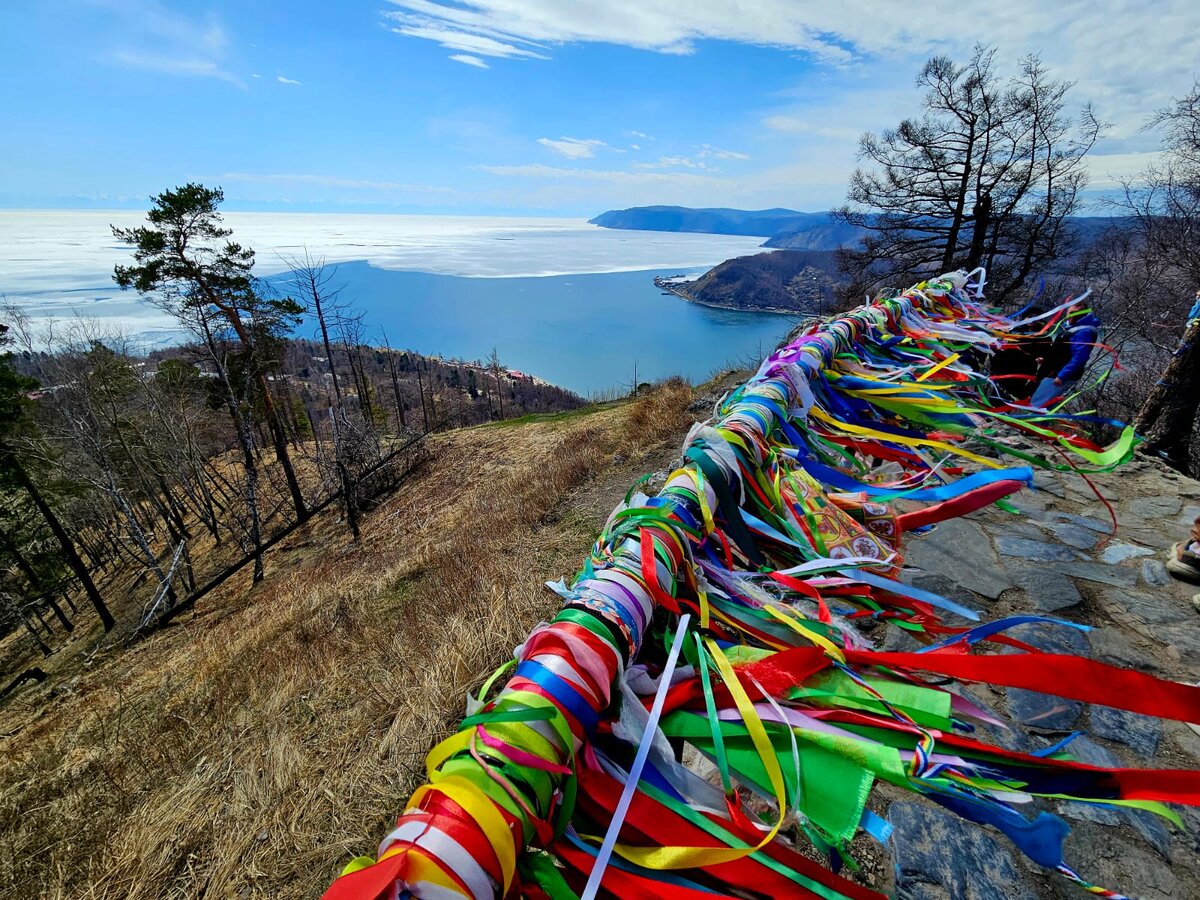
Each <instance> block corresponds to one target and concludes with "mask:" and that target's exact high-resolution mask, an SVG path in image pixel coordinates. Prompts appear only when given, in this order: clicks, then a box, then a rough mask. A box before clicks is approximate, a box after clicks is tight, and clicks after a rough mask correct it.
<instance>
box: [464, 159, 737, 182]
mask: <svg viewBox="0 0 1200 900" xmlns="http://www.w3.org/2000/svg"><path fill="white" fill-rule="evenodd" d="M476 168H478V169H479V171H481V172H489V173H491V174H492V175H504V176H508V177H514V178H540V179H555V180H566V181H603V182H609V183H612V184H623V185H661V184H675V185H681V184H682V185H697V186H698V185H704V186H707V187H718V186H729V185H730V184H732V182H727V181H724V180H723V179H719V178H713V177H712V176H711V175H699V174H692V173H690V172H625V171H622V170H619V169H567V168H562V167H560V166H545V165H542V164H540V163H534V164H531V165H524V166H477V167H476Z"/></svg>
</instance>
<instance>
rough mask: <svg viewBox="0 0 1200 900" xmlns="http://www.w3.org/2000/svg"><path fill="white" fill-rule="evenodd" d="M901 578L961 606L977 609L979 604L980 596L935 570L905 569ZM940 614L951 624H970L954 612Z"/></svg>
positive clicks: (897, 629)
mask: <svg viewBox="0 0 1200 900" xmlns="http://www.w3.org/2000/svg"><path fill="white" fill-rule="evenodd" d="M900 579H901V581H903V582H904V583H905V584H911V585H912V586H913V587H918V588H921V590H924V591H929V592H930V593H931V594H937V595H938V596H939V597H945V598H946V599H947V600H953V601H954V602H955V603H957V604H958V605H959V606H965V607H966V608H967V609H975V608H976V607H978V606H979V597H977V596H976V595H975V594H972V593H971V592H970V591H969V590H967V589H966V588H964V587H963V586H962V585H961V584H959V583H958V582H957V581H955V580H954V579H952V578H947V577H946V576H945V575H939V574H937V573H935V572H925V571H923V570H921V569H905V570H904V571H903V572H901V575H900ZM940 615H941V616H942V617H943V618H944V619H945V620H946V622H947V623H950V624H962V625H966V624H970V623H969V622H968V620H966V619H964V618H962V617H961V616H957V615H955V614H954V613H952V612H948V611H943V612H941V613H940ZM888 630H889V631H902V630H903V629H899V628H891V629H888Z"/></svg>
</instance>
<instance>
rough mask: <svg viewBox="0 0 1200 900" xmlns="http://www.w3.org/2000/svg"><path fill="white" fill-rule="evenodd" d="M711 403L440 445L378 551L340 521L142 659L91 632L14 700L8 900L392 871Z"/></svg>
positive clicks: (180, 623) (397, 501) (143, 651)
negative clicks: (588, 568) (637, 494)
mask: <svg viewBox="0 0 1200 900" xmlns="http://www.w3.org/2000/svg"><path fill="white" fill-rule="evenodd" d="M692 399H693V394H692V391H691V390H690V389H689V388H688V387H687V386H686V385H684V384H682V383H681V382H675V383H668V384H667V385H665V386H663V387H661V388H659V389H657V390H655V391H654V392H653V393H650V394H648V395H646V396H643V397H641V398H639V399H637V400H636V401H632V402H622V403H619V404H614V405H610V406H606V407H599V408H598V407H591V408H588V409H586V410H581V411H578V412H575V413H571V414H566V415H554V416H547V417H542V418H539V417H531V418H528V419H526V420H523V421H520V422H508V423H501V424H497V425H492V426H483V427H476V428H470V429H463V430H460V431H454V432H449V433H446V434H443V435H439V436H436V437H435V438H434V439H433V455H432V458H431V459H430V461H429V462H428V463H427V464H426V465H425V466H424V467H423V468H422V469H420V470H419V471H418V472H417V474H416V475H414V476H413V477H411V479H410V480H409V481H408V482H407V483H406V484H405V485H404V486H403V487H402V488H401V489H400V490H399V491H398V492H397V493H395V494H394V495H392V496H391V497H390V498H388V499H387V500H386V501H385V502H384V503H383V504H382V505H381V506H380V507H379V508H377V509H376V510H374V511H373V512H372V513H371V514H370V515H369V516H368V518H367V519H366V521H365V522H364V528H363V530H364V539H363V541H362V544H361V546H357V547H355V546H352V545H351V544H350V543H349V540H348V535H347V534H346V531H345V528H344V527H343V526H342V525H341V524H340V523H339V522H338V521H337V514H336V512H331V511H327V512H326V513H325V514H324V515H322V516H320V517H318V518H317V519H316V520H314V521H313V522H312V523H311V524H310V525H309V526H306V527H305V528H304V529H302V530H301V531H299V532H298V533H297V534H296V535H294V536H293V537H292V538H290V539H289V541H288V542H287V543H286V544H285V545H284V546H283V547H282V548H281V549H280V550H278V551H275V552H273V553H272V554H271V555H269V556H268V558H267V578H266V580H265V581H264V582H263V583H262V584H260V585H259V586H258V587H257V588H255V589H253V590H251V589H250V586H249V578H248V576H246V577H245V579H244V580H242V581H239V582H237V583H230V584H227V585H226V586H224V588H223V589H222V590H221V591H220V592H218V593H215V594H213V595H211V596H209V597H206V598H205V599H204V600H203V601H202V602H201V603H200V604H199V605H198V606H197V608H196V609H195V610H193V611H192V612H191V613H189V614H188V615H186V616H182V617H180V618H179V619H178V620H176V622H175V623H173V625H172V626H171V627H170V628H168V629H166V630H163V631H160V632H158V633H155V634H153V635H151V636H150V637H149V638H147V639H145V640H143V641H141V642H139V643H135V644H133V645H131V646H125V645H123V644H114V645H109V644H107V643H105V641H104V640H103V639H102V636H101V634H100V633H99V630H98V629H96V630H95V631H94V632H92V633H80V632H84V631H85V629H84V628H82V627H81V628H80V629H78V631H77V634H76V635H75V636H74V637H73V639H72V641H71V642H70V644H68V646H67V647H65V648H64V649H62V650H60V651H59V652H58V653H56V654H55V655H54V656H53V657H51V658H50V659H48V660H46V661H45V662H44V663H41V665H42V667H43V668H44V669H45V670H46V672H47V674H48V676H49V677H48V678H47V679H46V681H44V682H42V683H41V684H31V685H25V686H22V687H20V688H18V689H17V690H15V691H14V692H12V693H11V694H10V695H9V696H8V697H7V698H5V699H4V701H3V702H0V786H2V788H3V789H2V790H0V798H2V799H0V835H2V837H0V895H3V896H11V897H49V898H66V897H71V898H118V897H120V898H125V897H130V898H139V897H144V898H151V897H154V898H159V897H181V898H182V897H189V898H191V897H199V896H208V897H260V896H261V897H273V898H288V897H317V896H319V895H320V893H321V892H322V891H323V890H324V888H325V887H326V886H327V884H328V882H329V881H330V879H332V878H333V877H334V875H335V874H336V873H337V871H338V870H339V869H340V867H341V865H343V864H344V863H345V862H346V860H347V859H349V858H350V857H351V856H354V855H357V854H360V853H371V852H373V848H374V846H375V843H376V842H377V841H378V840H379V837H380V836H381V835H382V834H384V833H386V830H387V828H388V826H389V823H390V821H391V820H392V819H393V818H394V817H395V815H396V814H397V813H398V812H399V811H400V809H401V805H402V804H403V802H404V800H405V799H406V798H407V797H408V794H409V793H410V791H411V790H412V789H413V788H414V787H415V786H416V785H417V784H419V783H420V782H421V781H423V780H424V776H423V759H424V756H425V753H426V751H427V750H428V749H429V747H430V746H431V745H432V744H433V743H434V741H435V740H437V739H438V738H440V737H442V736H444V735H446V734H448V733H449V731H450V729H451V727H452V725H453V724H454V723H456V722H457V721H458V719H459V718H461V716H462V713H463V697H464V695H465V694H466V692H467V691H468V690H470V689H473V688H475V687H477V686H478V685H479V683H480V682H481V680H482V678H483V677H484V676H485V675H487V674H488V673H490V672H491V671H492V669H493V668H494V667H495V666H496V665H498V664H499V663H500V662H502V661H503V660H505V659H507V658H508V657H509V656H510V655H511V653H512V649H513V647H514V646H515V645H517V644H518V643H520V642H521V641H522V640H523V639H524V637H525V635H526V634H527V633H528V631H529V630H530V628H531V627H532V626H533V625H535V624H536V623H537V622H538V621H539V620H542V619H544V618H547V617H549V616H550V615H551V614H552V613H553V611H554V610H555V609H557V607H558V600H557V598H556V597H555V596H554V595H553V594H552V593H551V592H550V591H548V590H546V589H545V588H544V587H543V586H542V583H543V582H544V581H546V580H547V579H555V578H559V577H562V576H570V575H571V574H573V573H574V571H575V570H576V568H577V567H578V565H579V563H580V561H581V559H582V557H583V555H584V554H585V553H586V551H587V549H588V547H589V546H590V544H591V542H592V540H593V539H594V537H595V535H596V533H597V532H598V530H599V528H600V527H601V526H602V524H603V522H604V520H605V518H606V517H607V516H608V513H609V512H610V511H611V509H612V507H613V506H614V505H615V503H616V502H617V501H618V500H619V499H620V498H621V497H622V496H623V495H624V493H625V491H626V490H627V489H628V487H629V485H630V484H631V483H632V482H633V481H635V480H636V479H637V478H638V477H639V476H640V475H642V474H644V473H646V472H650V471H656V470H661V469H663V468H665V467H667V466H668V465H670V463H671V461H672V459H673V458H674V456H675V454H676V453H677V452H678V445H679V443H680V440H681V439H682V436H683V433H684V431H685V429H686V425H687V424H688V423H690V421H691V420H692V418H693V416H694V414H693V413H689V412H687V407H688V405H689V403H690V402H691V401H692ZM701 415H702V414H701ZM18 640H27V638H26V637H25V636H23V635H16V634H14V635H11V636H9V637H8V638H7V639H6V641H5V643H10V642H13V641H18ZM11 649H12V648H11V647H5V646H3V645H0V658H5V654H4V651H5V650H11ZM6 674H8V673H6ZM6 683H7V679H6Z"/></svg>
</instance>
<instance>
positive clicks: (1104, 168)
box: [1087, 151, 1163, 190]
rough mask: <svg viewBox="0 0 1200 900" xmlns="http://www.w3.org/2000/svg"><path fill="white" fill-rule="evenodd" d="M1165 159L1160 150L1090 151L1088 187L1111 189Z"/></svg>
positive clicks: (1088, 158)
mask: <svg viewBox="0 0 1200 900" xmlns="http://www.w3.org/2000/svg"><path fill="white" fill-rule="evenodd" d="M1162 160H1163V154H1162V153H1161V152H1159V151H1153V152H1149V153H1103V154H1098V153H1089V154H1088V156H1087V168H1088V179H1089V184H1088V187H1090V188H1093V189H1096V190H1110V189H1112V188H1116V187H1120V186H1121V184H1122V183H1123V182H1125V181H1129V180H1131V179H1135V178H1136V177H1137V176H1138V175H1140V174H1142V173H1143V172H1144V171H1146V169H1147V168H1148V167H1149V166H1152V165H1156V164H1158V163H1160V162H1162Z"/></svg>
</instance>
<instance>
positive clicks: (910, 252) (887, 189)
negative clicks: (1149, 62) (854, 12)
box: [836, 45, 1102, 302]
mask: <svg viewBox="0 0 1200 900" xmlns="http://www.w3.org/2000/svg"><path fill="white" fill-rule="evenodd" d="M995 56H996V51H995V49H994V48H991V47H987V46H983V45H980V46H977V47H976V48H975V51H974V53H973V54H972V56H971V58H970V60H968V62H967V63H966V64H965V65H958V64H956V63H955V62H953V61H952V60H951V59H950V58H949V57H946V56H935V57H933V58H931V59H930V60H929V61H928V62H927V63H926V64H925V67H924V68H923V69H922V70H921V73H920V75H919V76H918V78H917V86H918V87H920V88H923V89H924V91H925V93H924V96H923V98H922V106H923V111H922V114H921V116H920V117H919V118H915V119H905V120H903V121H902V122H901V123H900V124H899V125H898V126H897V127H896V128H893V129H888V130H886V131H884V132H883V133H882V134H879V135H874V134H865V135H863V137H862V139H861V140H860V142H859V158H860V159H861V160H862V161H863V162H864V163H865V164H866V165H865V166H860V167H859V168H858V169H856V170H855V172H854V173H853V175H852V176H851V179H850V186H849V190H848V195H847V203H846V205H844V206H843V207H842V208H841V209H839V210H837V211H836V215H837V216H838V217H839V218H840V219H841V220H843V221H845V222H848V223H850V224H853V225H856V226H858V227H859V228H860V229H862V231H863V238H862V242H861V245H860V246H858V247H853V248H848V249H846V250H844V251H842V252H841V254H840V261H841V265H842V268H843V270H844V271H845V272H847V273H848V274H849V275H850V276H851V287H850V291H851V292H854V293H855V294H859V295H861V294H860V292H861V291H864V290H874V289H877V288H880V287H883V286H891V287H903V286H906V285H907V284H908V283H910V282H912V281H916V280H919V279H921V278H927V277H930V276H931V275H935V274H938V273H940V272H944V271H949V270H951V269H953V268H955V267H959V266H963V267H968V268H974V267H975V266H978V265H984V266H986V267H987V270H988V279H989V288H990V291H989V295H990V296H991V297H992V298H994V299H995V300H997V301H999V302H1005V301H1007V300H1009V299H1011V298H1012V297H1014V295H1016V294H1017V292H1018V291H1019V290H1020V289H1021V288H1022V287H1023V286H1024V284H1025V283H1026V281H1027V280H1028V279H1029V277H1030V276H1031V275H1032V274H1034V273H1036V272H1038V270H1039V269H1041V268H1042V267H1044V266H1045V265H1046V264H1048V263H1050V262H1052V261H1053V260H1055V259H1057V258H1059V257H1061V256H1063V255H1065V253H1066V252H1067V251H1068V250H1069V248H1070V246H1071V244H1072V241H1073V240H1074V234H1073V233H1072V231H1071V229H1070V228H1069V226H1068V223H1067V220H1068V217H1070V216H1071V215H1072V214H1073V213H1074V212H1075V211H1076V210H1077V209H1078V207H1079V194H1080V191H1081V190H1082V189H1083V188H1084V187H1085V186H1086V184H1087V173H1086V169H1085V166H1084V157H1085V155H1086V154H1087V152H1088V151H1089V150H1090V149H1091V147H1092V145H1093V144H1094V143H1095V141H1096V138H1097V137H1098V136H1099V134H1100V132H1101V130H1102V126H1101V124H1100V123H1099V122H1098V121H1097V119H1096V117H1095V115H1094V113H1093V112H1092V110H1091V108H1090V107H1086V106H1085V107H1084V108H1083V110H1082V111H1081V113H1080V114H1079V116H1078V118H1077V119H1076V120H1072V119H1071V117H1070V116H1068V115H1067V113H1066V96H1067V94H1068V92H1069V91H1070V89H1071V87H1072V85H1071V83H1070V82H1065V81H1055V80H1053V79H1051V78H1049V77H1048V75H1047V73H1046V70H1045V67H1044V66H1043V65H1042V62H1041V60H1040V58H1039V57H1037V56H1036V55H1030V56H1027V57H1025V58H1024V59H1022V60H1021V64H1020V69H1019V74H1018V75H1016V76H1015V77H1013V78H1011V79H1008V80H1002V79H1001V77H1000V76H999V75H998V74H997V72H996V69H995Z"/></svg>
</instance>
